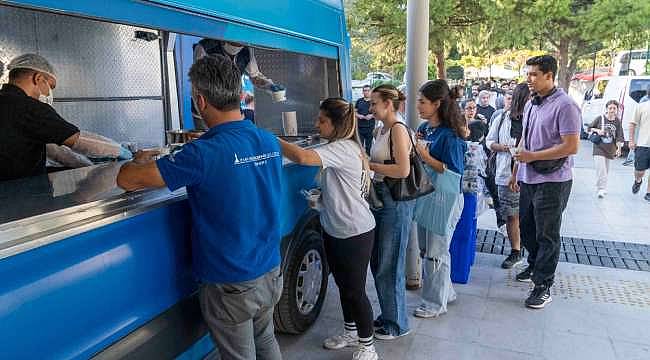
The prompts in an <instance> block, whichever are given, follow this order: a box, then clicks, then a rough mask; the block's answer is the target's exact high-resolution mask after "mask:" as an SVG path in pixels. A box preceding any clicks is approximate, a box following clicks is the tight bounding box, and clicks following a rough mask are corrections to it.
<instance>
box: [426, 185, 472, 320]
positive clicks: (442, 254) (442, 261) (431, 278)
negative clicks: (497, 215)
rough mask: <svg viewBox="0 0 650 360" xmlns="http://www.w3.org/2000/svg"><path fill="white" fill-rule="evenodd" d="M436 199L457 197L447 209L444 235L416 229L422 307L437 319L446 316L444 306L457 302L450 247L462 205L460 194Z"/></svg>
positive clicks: (463, 202)
mask: <svg viewBox="0 0 650 360" xmlns="http://www.w3.org/2000/svg"><path fill="white" fill-rule="evenodd" d="M438 196H456V197H457V199H458V200H457V201H456V202H455V204H454V205H453V206H452V207H451V208H450V209H448V211H449V212H450V214H451V215H450V217H449V219H448V222H447V233H446V234H445V235H441V234H435V233H433V232H431V231H428V230H427V229H426V228H423V227H421V226H418V242H419V243H420V251H421V253H422V304H421V306H422V305H424V306H425V307H426V308H427V309H428V310H430V311H432V312H434V313H435V314H436V315H442V314H444V313H446V312H447V303H448V302H452V301H454V300H456V291H455V290H454V287H453V286H452V284H451V255H450V254H449V245H450V244H451V239H452V237H453V235H454V229H455V228H456V224H458V220H459V219H460V215H461V213H462V212H463V207H464V204H465V201H464V197H463V195H462V194H460V193H459V194H458V195H445V194H440V195H438Z"/></svg>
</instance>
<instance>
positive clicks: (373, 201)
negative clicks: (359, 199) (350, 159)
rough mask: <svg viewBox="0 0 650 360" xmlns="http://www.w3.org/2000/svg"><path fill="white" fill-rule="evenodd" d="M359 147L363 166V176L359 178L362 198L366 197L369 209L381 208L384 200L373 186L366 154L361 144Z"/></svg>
mask: <svg viewBox="0 0 650 360" xmlns="http://www.w3.org/2000/svg"><path fill="white" fill-rule="evenodd" d="M359 148H360V149H361V156H362V159H361V163H362V166H363V176H362V179H361V182H362V183H363V184H362V190H361V192H362V195H363V198H364V199H366V201H367V202H368V207H369V208H370V210H374V211H377V210H381V209H383V208H384V202H383V201H382V200H381V198H380V197H379V195H377V191H376V190H375V186H374V185H373V183H372V179H370V162H369V160H368V156H367V155H366V152H365V150H364V149H363V148H361V146H359Z"/></svg>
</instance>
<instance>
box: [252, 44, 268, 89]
mask: <svg viewBox="0 0 650 360" xmlns="http://www.w3.org/2000/svg"><path fill="white" fill-rule="evenodd" d="M248 51H249V52H250V56H251V58H250V60H249V61H248V64H247V65H246V72H247V73H248V76H250V78H251V82H252V83H253V85H254V86H255V87H257V88H260V89H263V90H271V86H272V85H273V80H271V79H269V78H267V77H266V76H264V74H262V72H261V71H260V69H259V67H258V66H257V60H256V59H255V54H254V52H253V48H250V47H249V48H248Z"/></svg>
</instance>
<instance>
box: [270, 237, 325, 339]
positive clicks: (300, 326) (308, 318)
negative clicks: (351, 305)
mask: <svg viewBox="0 0 650 360" xmlns="http://www.w3.org/2000/svg"><path fill="white" fill-rule="evenodd" d="M286 261H287V267H286V270H285V272H284V289H283V290H282V297H281V298H280V301H279V302H278V304H277V305H276V306H275V311H274V314H273V322H274V324H275V329H276V330H278V331H281V332H284V333H289V334H300V333H302V332H304V331H305V330H307V329H308V328H309V327H310V326H311V325H312V324H313V323H314V322H315V321H316V318H318V315H319V314H320V311H321V308H322V307H323V301H324V300H325V295H326V293H327V279H328V276H329V270H328V267H327V262H326V260H325V251H324V249H323V240H322V239H321V235H320V233H319V232H318V231H315V230H313V229H308V230H306V231H305V232H303V233H302V234H301V236H300V239H299V241H298V243H297V245H296V246H295V247H294V249H293V250H292V251H291V252H290V253H289V254H288V256H287V260H286Z"/></svg>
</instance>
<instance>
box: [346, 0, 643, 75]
mask: <svg viewBox="0 0 650 360" xmlns="http://www.w3.org/2000/svg"><path fill="white" fill-rule="evenodd" d="M413 1H415V0H413ZM406 2H407V1H406V0H346V6H347V7H348V8H347V11H348V13H347V14H348V24H349V26H350V33H351V36H352V38H353V43H354V44H363V45H361V46H362V47H363V48H364V49H366V54H369V55H370V57H371V58H372V60H371V61H368V63H369V65H368V66H369V67H370V68H372V69H374V70H384V71H391V69H398V68H401V67H400V64H403V63H404V61H405V58H406V56H405V52H406ZM429 5H430V10H429V11H430V14H429V15H430V21H429V26H430V28H429V49H430V56H429V62H430V63H437V65H438V74H445V71H444V63H445V61H444V59H445V58H446V55H447V54H449V53H450V51H451V50H454V54H455V58H454V60H453V61H446V62H447V63H448V64H450V65H462V66H478V67H480V66H485V65H487V64H494V63H506V62H507V63H510V64H513V65H515V66H521V65H523V63H524V62H525V60H526V59H527V58H528V57H530V56H532V55H531V54H533V53H534V54H539V53H545V52H550V53H552V54H554V55H555V56H556V57H557V59H558V63H559V72H558V82H559V84H560V86H562V87H565V88H566V87H567V86H568V82H569V80H570V79H571V77H572V75H573V74H574V72H575V71H576V70H577V68H578V66H579V65H581V64H582V65H583V66H584V65H585V64H587V63H588V61H589V59H593V55H594V54H595V53H597V52H598V54H600V55H598V56H597V63H598V64H600V65H602V64H603V63H604V62H606V61H605V60H604V58H606V56H605V55H603V54H607V53H612V52H613V51H614V50H616V49H629V48H631V47H633V48H639V47H642V48H644V47H646V46H647V43H648V41H650V1H639V0H439V1H435V0H430V1H429ZM458 55H460V60H458V57H459V56H458ZM364 59H365V58H364ZM364 61H365V60H364ZM592 63H593V60H592Z"/></svg>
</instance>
